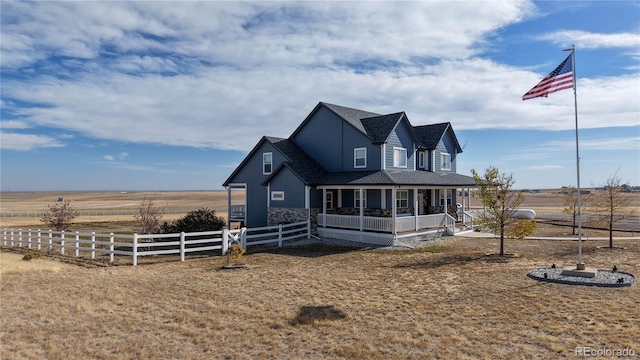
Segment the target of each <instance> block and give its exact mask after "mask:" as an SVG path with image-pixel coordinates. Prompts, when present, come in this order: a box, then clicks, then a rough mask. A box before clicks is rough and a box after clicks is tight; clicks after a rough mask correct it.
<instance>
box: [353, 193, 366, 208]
mask: <svg viewBox="0 0 640 360" xmlns="http://www.w3.org/2000/svg"><path fill="white" fill-rule="evenodd" d="M359 195H360V189H355V190H354V191H353V207H354V208H357V209H359V208H360V204H358V201H360V199H358V198H357V196H359ZM362 196H363V197H364V203H362V208H363V209H366V208H367V189H362Z"/></svg>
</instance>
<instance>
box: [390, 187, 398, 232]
mask: <svg viewBox="0 0 640 360" xmlns="http://www.w3.org/2000/svg"><path fill="white" fill-rule="evenodd" d="M397 191H398V190H397V188H396V187H395V186H394V187H393V188H391V232H392V233H393V235H396V218H397V214H396V211H397V210H396V197H397V194H396V192H397Z"/></svg>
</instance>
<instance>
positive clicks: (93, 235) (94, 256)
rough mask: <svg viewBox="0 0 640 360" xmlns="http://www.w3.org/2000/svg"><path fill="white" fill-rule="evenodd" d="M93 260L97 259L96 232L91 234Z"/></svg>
mask: <svg viewBox="0 0 640 360" xmlns="http://www.w3.org/2000/svg"><path fill="white" fill-rule="evenodd" d="M91 258H92V259H95V258H96V232H95V231H92V232H91Z"/></svg>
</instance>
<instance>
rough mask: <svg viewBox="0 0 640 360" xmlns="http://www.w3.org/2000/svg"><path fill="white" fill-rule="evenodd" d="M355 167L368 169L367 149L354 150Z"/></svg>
mask: <svg viewBox="0 0 640 360" xmlns="http://www.w3.org/2000/svg"><path fill="white" fill-rule="evenodd" d="M353 167H354V168H365V167H367V148H357V149H353Z"/></svg>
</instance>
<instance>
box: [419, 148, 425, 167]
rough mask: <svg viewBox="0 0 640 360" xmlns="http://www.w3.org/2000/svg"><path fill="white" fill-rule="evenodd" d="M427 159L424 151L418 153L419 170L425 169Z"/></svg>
mask: <svg viewBox="0 0 640 360" xmlns="http://www.w3.org/2000/svg"><path fill="white" fill-rule="evenodd" d="M425 157H426V156H425V153H424V151H420V152H418V168H419V169H424V168H425V166H424V160H425Z"/></svg>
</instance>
